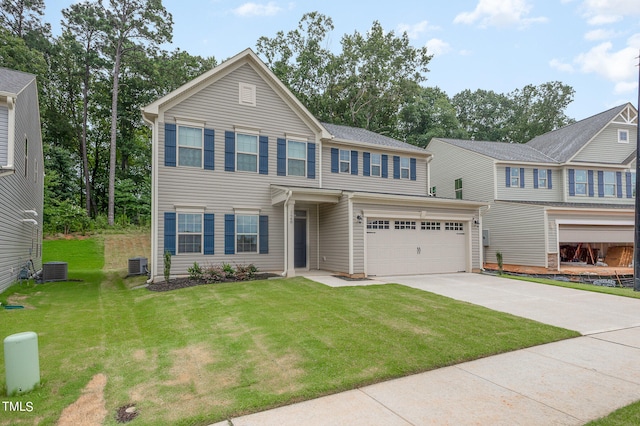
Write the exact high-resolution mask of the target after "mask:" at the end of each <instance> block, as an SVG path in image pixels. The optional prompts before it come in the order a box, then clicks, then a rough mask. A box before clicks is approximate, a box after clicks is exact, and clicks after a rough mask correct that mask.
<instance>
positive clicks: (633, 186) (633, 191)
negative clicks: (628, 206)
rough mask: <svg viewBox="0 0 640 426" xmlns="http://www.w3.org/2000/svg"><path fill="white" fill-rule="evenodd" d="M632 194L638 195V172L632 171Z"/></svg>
mask: <svg viewBox="0 0 640 426" xmlns="http://www.w3.org/2000/svg"><path fill="white" fill-rule="evenodd" d="M631 194H632V195H633V197H634V198H635V196H636V172H631Z"/></svg>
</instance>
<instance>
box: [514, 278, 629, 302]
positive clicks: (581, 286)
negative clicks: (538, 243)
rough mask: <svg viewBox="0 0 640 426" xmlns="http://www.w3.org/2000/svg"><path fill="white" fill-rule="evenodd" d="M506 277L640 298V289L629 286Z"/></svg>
mask: <svg viewBox="0 0 640 426" xmlns="http://www.w3.org/2000/svg"><path fill="white" fill-rule="evenodd" d="M503 276H504V277H507V278H511V279H514V280H520V281H531V282H534V283H539V284H548V285H555V286H558V287H566V288H574V289H577V290H585V291H592V292H594V293H605V294H613V295H615V296H624V297H632V298H635V299H640V291H634V290H633V288H627V287H603V286H598V285H593V284H580V283H572V282H566V281H556V280H550V279H547V278H531V277H518V276H514V275H503Z"/></svg>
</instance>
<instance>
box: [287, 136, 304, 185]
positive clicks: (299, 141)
mask: <svg viewBox="0 0 640 426" xmlns="http://www.w3.org/2000/svg"><path fill="white" fill-rule="evenodd" d="M292 142H293V143H299V144H303V145H304V159H302V158H293V157H289V143H292ZM308 149H309V146H308V141H301V140H296V139H287V153H286V158H287V176H297V177H307V164H308V161H309V160H308V158H307V156H308V152H309V151H308ZM289 160H295V161H302V162H303V163H304V167H303V169H302V172H303V174H301V175H292V174H290V173H289Z"/></svg>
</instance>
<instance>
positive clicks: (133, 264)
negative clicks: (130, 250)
mask: <svg viewBox="0 0 640 426" xmlns="http://www.w3.org/2000/svg"><path fill="white" fill-rule="evenodd" d="M146 273H147V258H146V257H133V258H131V259H129V275H144V274H146Z"/></svg>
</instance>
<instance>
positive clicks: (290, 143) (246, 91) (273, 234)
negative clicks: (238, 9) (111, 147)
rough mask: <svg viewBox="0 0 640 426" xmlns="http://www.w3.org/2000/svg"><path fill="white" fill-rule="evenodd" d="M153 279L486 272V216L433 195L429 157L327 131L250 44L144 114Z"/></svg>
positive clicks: (365, 134) (349, 132) (341, 130)
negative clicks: (208, 269) (222, 273)
mask: <svg viewBox="0 0 640 426" xmlns="http://www.w3.org/2000/svg"><path fill="white" fill-rule="evenodd" d="M143 116H144V119H145V121H146V122H147V123H148V124H149V125H150V126H151V128H152V134H153V136H152V153H153V154H152V156H153V168H152V175H153V176H152V181H153V182H152V237H151V239H152V244H151V247H152V255H151V274H152V278H153V279H154V280H158V279H162V276H163V254H164V253H165V252H166V251H169V252H170V253H171V254H172V255H173V257H172V270H171V272H172V274H173V275H186V273H187V268H188V267H190V266H191V265H193V263H194V262H198V263H199V264H200V265H207V264H220V263H229V264H234V263H237V264H248V263H252V264H254V265H256V266H257V267H258V268H260V269H261V270H263V271H273V272H278V273H282V274H283V275H287V276H294V275H295V274H296V272H300V271H307V270H310V269H322V270H328V271H333V272H338V273H342V274H346V275H350V276H364V275H383V274H399V273H403V274H408V273H422V272H451V271H454V272H455V271H471V270H473V269H479V268H480V267H481V266H482V265H481V260H480V259H481V256H480V250H481V247H480V227H479V224H478V221H479V208H480V207H481V206H483V205H485V203H482V202H477V201H465V200H455V199H437V198H434V197H430V196H429V187H430V183H429V168H430V167H429V163H430V161H431V160H432V155H431V154H430V153H428V152H427V151H425V150H424V149H421V148H417V147H415V146H412V145H409V144H406V143H403V142H400V141H397V140H394V139H392V138H389V137H385V136H382V135H379V134H376V133H373V132H370V131H367V130H363V129H356V128H352V127H346V126H337V125H331V124H326V123H321V122H319V121H318V120H317V119H316V118H315V117H314V116H313V115H312V114H311V113H310V112H309V111H308V110H307V108H306V107H305V106H304V105H302V104H301V103H300V101H299V100H298V99H296V97H295V96H294V95H293V94H292V93H291V92H290V91H289V90H288V89H287V88H286V87H285V86H284V84H282V82H281V81H279V80H278V78H277V77H276V76H275V75H274V74H273V73H272V72H271V71H270V70H269V69H268V67H267V66H266V65H265V64H264V63H263V62H262V61H261V60H260V59H259V58H258V57H257V56H256V55H255V53H254V52H253V51H251V50H250V49H247V50H245V51H243V52H241V53H240V54H238V55H236V56H235V57H233V58H231V59H229V60H227V61H226V62H224V63H222V64H221V65H219V66H218V67H216V68H214V69H212V70H210V71H208V72H206V73H205V74H203V75H201V76H200V77H198V78H196V79H194V80H192V81H191V82H189V83H187V84H185V85H184V86H182V87H180V88H178V89H177V90H175V91H173V92H171V93H169V94H168V95H166V96H164V97H162V98H161V99H158V100H157V101H155V102H153V103H152V104H150V105H148V106H146V107H145V108H143Z"/></svg>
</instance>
